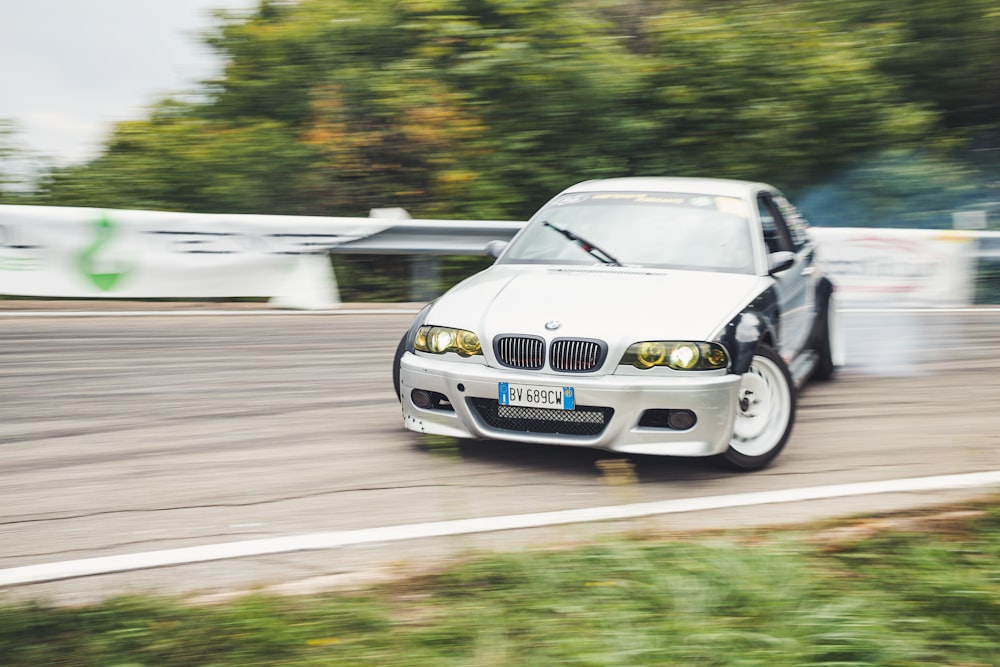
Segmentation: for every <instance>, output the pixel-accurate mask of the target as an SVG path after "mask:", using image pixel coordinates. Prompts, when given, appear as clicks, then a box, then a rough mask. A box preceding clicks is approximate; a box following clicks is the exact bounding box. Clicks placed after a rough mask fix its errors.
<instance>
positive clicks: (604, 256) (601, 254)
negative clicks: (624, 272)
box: [542, 220, 622, 266]
mask: <svg viewBox="0 0 1000 667" xmlns="http://www.w3.org/2000/svg"><path fill="white" fill-rule="evenodd" d="M542 224H543V225H544V226H546V227H549V228H550V229H554V230H556V231H557V232H559V233H560V234H562V235H563V236H565V237H566V238H568V239H569V240H570V241H572V242H573V243H575V244H577V245H578V246H580V247H581V248H583V250H584V251H585V252H588V253H590V254H591V255H593V256H594V257H596V258H597V259H599V260H601V261H602V262H604V263H605V264H607V265H608V266H621V265H622V263H621V262H619V261H618V260H617V259H615V258H614V257H613V256H612V255H611V254H609V253H607V252H605V251H604V250H601V248H599V247H598V246H596V245H594V244H593V243H591V242H590V241H588V240H587V239H584V238H581V237H579V236H577V235H576V234H574V233H573V232H571V231H569V230H568V229H563V228H562V227H556V226H555V225H553V224H552V223H551V222H549V221H548V220H543V221H542Z"/></svg>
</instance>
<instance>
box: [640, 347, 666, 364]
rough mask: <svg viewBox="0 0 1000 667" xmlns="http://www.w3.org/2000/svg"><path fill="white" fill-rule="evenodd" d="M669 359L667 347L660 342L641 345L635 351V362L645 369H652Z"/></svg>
mask: <svg viewBox="0 0 1000 667" xmlns="http://www.w3.org/2000/svg"><path fill="white" fill-rule="evenodd" d="M666 358H667V346H666V345H664V344H663V343H661V342H660V341H650V342H645V343H639V345H638V347H637V349H636V351H635V360H636V362H637V363H638V365H639V366H641V367H643V368H652V367H653V366H658V365H659V364H662V363H663V361H664V360H665V359H666Z"/></svg>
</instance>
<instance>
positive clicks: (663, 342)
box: [393, 178, 843, 470]
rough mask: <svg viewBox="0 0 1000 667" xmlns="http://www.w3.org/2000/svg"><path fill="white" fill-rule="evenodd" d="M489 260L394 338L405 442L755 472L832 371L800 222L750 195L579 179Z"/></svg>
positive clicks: (731, 184) (788, 207)
mask: <svg viewBox="0 0 1000 667" xmlns="http://www.w3.org/2000/svg"><path fill="white" fill-rule="evenodd" d="M489 251H490V254H491V255H492V256H494V257H495V258H496V261H495V263H494V264H493V265H492V266H491V267H490V268H488V269H486V270H484V271H482V272H481V273H478V274H476V275H474V276H472V277H470V278H468V279H466V280H464V281H463V282H461V283H459V284H458V285H456V286H455V287H453V288H452V289H451V290H449V291H448V292H447V293H445V294H444V295H442V296H441V297H439V298H438V299H436V300H435V301H433V302H432V303H430V304H428V305H427V306H426V307H425V308H423V309H422V310H421V311H420V313H419V314H418V315H417V317H416V319H415V320H414V322H413V324H412V326H411V327H410V328H409V330H408V331H407V332H406V333H405V334H404V335H403V336H402V339H401V340H400V343H399V346H398V348H397V350H396V355H395V359H394V362H393V381H394V384H395V389H396V393H397V395H398V397H399V399H400V402H401V404H402V414H403V424H404V425H405V427H406V428H408V429H410V430H412V431H416V432H420V433H428V434H437V435H443V436H451V437H455V438H462V439H490V440H508V441H516V442H530V443H540V444H551V445H568V446H577V447H594V448H599V449H604V450H610V451H614V452H621V453H628V454H655V455H668V456H698V457H713V459H714V460H715V461H718V462H719V463H722V464H724V465H726V466H728V467H730V468H736V469H739V470H755V469H759V468H762V467H764V466H766V465H768V464H769V463H770V462H771V461H772V460H774V458H775V457H776V456H777V455H778V454H779V452H781V450H782V449H783V448H784V446H785V443H786V442H787V441H788V439H789V437H790V435H791V432H792V426H793V424H794V422H795V412H796V394H797V391H798V389H799V388H800V387H801V386H802V385H803V384H804V383H805V382H806V381H807V380H808V379H809V378H813V379H818V380H826V379H829V378H831V377H832V376H833V375H834V373H835V370H836V367H837V366H839V365H840V364H841V363H842V356H843V355H842V352H841V348H842V346H841V344H840V336H839V335H838V327H837V312H836V307H835V293H834V286H833V284H832V283H831V281H830V280H829V279H828V278H827V277H825V276H824V275H823V274H822V273H821V271H820V270H819V268H818V266H817V263H816V247H815V245H814V243H813V240H812V239H811V238H810V234H809V229H808V225H807V223H806V221H805V219H804V218H803V216H802V215H801V214H800V213H799V211H798V210H797V209H796V208H795V207H794V206H793V205H792V204H791V203H790V202H789V201H788V200H787V199H786V198H785V197H784V196H783V195H782V194H781V192H779V191H778V190H777V189H775V188H773V187H771V186H769V185H766V184H764V183H755V182H747V181H734V180H723V179H694V178H618V179H608V180H598V181H587V182H584V183H580V184H577V185H574V186H572V187H570V188H568V189H566V190H564V191H563V192H561V193H560V194H558V195H556V196H555V197H554V198H553V199H552V200H551V201H549V202H548V203H547V204H545V206H543V207H542V208H541V210H539V211H538V213H537V214H535V215H534V216H533V217H532V218H531V220H530V221H529V222H528V223H527V224H526V225H525V226H524V227H523V228H522V229H521V231H520V232H518V234H517V235H516V236H515V237H514V238H513V239H512V240H511V241H510V242H509V243H503V242H499V241H496V242H493V243H491V244H490V248H489Z"/></svg>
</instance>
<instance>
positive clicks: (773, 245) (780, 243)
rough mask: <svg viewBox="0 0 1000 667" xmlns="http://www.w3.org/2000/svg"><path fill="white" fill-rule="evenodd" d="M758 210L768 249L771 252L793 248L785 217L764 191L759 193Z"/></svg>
mask: <svg viewBox="0 0 1000 667" xmlns="http://www.w3.org/2000/svg"><path fill="white" fill-rule="evenodd" d="M757 211H758V213H760V226H761V229H762V231H763V233H764V244H765V245H766V246H767V251H768V252H769V253H770V252H779V251H782V250H792V249H793V247H792V241H791V238H790V236H789V234H788V227H787V225H786V224H785V219H784V218H783V217H782V215H781V212H780V210H779V209H778V206H777V205H776V204H775V202H774V200H773V199H772V198H771V196H770V195H769V194H768V193H766V192H762V193H760V194H759V195H757Z"/></svg>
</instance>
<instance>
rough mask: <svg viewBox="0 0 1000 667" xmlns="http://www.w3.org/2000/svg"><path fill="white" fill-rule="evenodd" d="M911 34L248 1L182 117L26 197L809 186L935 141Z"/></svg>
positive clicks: (512, 193) (503, 200) (225, 31)
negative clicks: (718, 180) (630, 179)
mask: <svg viewBox="0 0 1000 667" xmlns="http://www.w3.org/2000/svg"><path fill="white" fill-rule="evenodd" d="M962 1H968V2H972V0H962ZM960 4H961V3H960ZM827 11H828V10H827ZM847 21H853V23H852V24H851V28H852V29H851V30H846V29H845V27H846V23H845V22H847ZM907 35H908V33H907V32H906V26H900V25H899V24H898V22H893V21H889V20H884V19H882V18H880V17H875V18H870V17H868V18H865V17H857V16H855V14H851V13H849V12H845V14H844V16H841V17H836V18H829V17H826V16H825V15H823V13H822V11H821V10H820V9H817V8H814V7H812V6H811V5H810V4H809V3H806V2H800V3H796V2H791V3H785V4H778V5H776V6H772V5H768V6H767V7H765V6H764V5H762V4H761V3H759V2H754V1H751V0H747V1H746V2H727V3H718V4H716V5H713V6H712V7H711V8H709V9H705V8H702V7H700V6H698V5H696V4H693V3H692V4H689V3H685V2H672V3H664V4H657V5H654V4H650V3H648V2H645V1H644V0H630V1H629V2H625V3H621V2H617V1H614V2H612V0H558V1H556V2H552V1H550V0H405V1H402V2H399V1H396V0H375V1H372V2H364V3H362V2H359V1H357V0H301V1H300V2H297V3H279V2H272V1H264V2H262V3H261V5H260V7H259V9H258V11H257V12H256V13H255V14H254V15H252V16H249V17H233V16H230V17H228V18H220V23H219V25H218V27H217V29H216V30H215V31H214V32H213V33H212V34H211V35H209V36H208V38H207V39H208V42H209V44H211V45H212V46H213V47H214V48H215V49H216V50H217V51H218V53H219V54H220V56H221V57H222V58H223V59H224V60H225V62H226V68H225V73H224V75H223V76H221V77H219V78H218V79H217V80H214V81H210V82H206V84H205V86H204V90H203V92H204V95H203V96H202V99H201V100H200V101H196V102H187V103H179V102H176V101H169V100H167V101H164V102H161V103H159V104H158V105H156V106H155V107H154V108H153V109H152V110H151V111H150V116H149V118H147V119H145V120H139V121H131V122H128V123H121V124H119V125H118V126H117V127H116V129H115V132H114V134H113V136H112V138H111V140H110V141H109V143H108V145H107V147H106V150H105V151H104V153H103V154H102V155H101V156H100V157H99V158H97V159H96V160H94V161H93V162H90V163H87V164H84V165H78V166H75V167H71V168H66V169H59V170H55V171H54V172H53V173H52V174H51V176H50V178H48V179H47V180H46V181H45V182H44V183H43V187H42V191H41V192H40V196H39V201H40V202H42V203H55V204H89V205H101V206H105V207H121V208H166V209H179V210H192V211H193V210H199V211H207V210H212V211H220V210H226V211H234V212H251V211H252V212H259V213H291V214H326V215H359V214H364V213H365V212H366V211H367V210H368V209H369V208H373V207H380V206H402V207H404V208H408V209H410V210H411V212H412V213H413V214H414V215H417V216H419V217H465V218H494V219H495V218H515V219H520V218H524V217H526V216H527V215H528V214H529V213H530V212H531V211H533V210H534V209H535V208H537V207H538V205H540V204H541V203H542V202H544V201H545V200H546V199H547V198H548V197H549V196H551V195H552V194H553V193H555V192H556V191H558V190H559V189H561V188H562V187H564V186H565V185H566V184H568V183H570V182H573V181H577V180H581V179H584V178H593V177H601V176H612V175H627V174H664V175H676V174H692V175H697V174H712V175H723V176H733V177H746V178H755V179H764V178H765V177H766V179H767V180H770V181H772V182H776V183H780V184H782V185H785V186H786V187H792V188H797V187H805V186H807V185H810V184H813V183H816V182H819V181H821V180H824V179H826V178H828V177H829V176H830V175H831V174H833V173H834V172H836V171H837V170H839V169H841V168H844V167H846V166H849V165H852V164H854V163H856V161H857V160H858V157H859V155H862V154H867V153H869V152H871V151H873V150H878V149H892V148H897V147H901V146H906V145H910V144H914V143H916V142H919V141H922V140H923V138H924V137H926V136H927V135H929V134H933V132H934V130H935V125H936V122H937V118H938V116H937V113H936V112H935V110H933V109H931V108H930V107H931V105H930V103H929V102H927V101H926V100H924V99H917V100H908V99H907V97H906V94H905V92H906V86H905V81H901V80H899V79H897V78H894V77H893V76H892V75H890V71H891V68H890V67H889V66H888V64H887V63H886V61H885V58H886V56H885V54H890V53H896V52H897V51H893V47H894V45H898V44H899V43H900V41H901V40H903V39H905V38H906V37H907ZM778 45H780V48H779V47H778ZM901 57H902V56H901ZM904 60H905V58H904Z"/></svg>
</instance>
